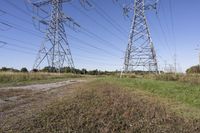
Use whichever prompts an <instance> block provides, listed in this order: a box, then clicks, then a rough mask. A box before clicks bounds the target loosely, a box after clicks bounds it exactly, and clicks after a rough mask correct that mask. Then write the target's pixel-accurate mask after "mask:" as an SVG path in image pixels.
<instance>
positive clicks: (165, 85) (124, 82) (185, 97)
mask: <svg viewBox="0 0 200 133" xmlns="http://www.w3.org/2000/svg"><path fill="white" fill-rule="evenodd" d="M101 80H105V81H106V82H110V83H113V84H117V85H120V86H122V87H126V88H129V89H139V90H143V91H146V92H150V93H152V94H154V95H157V96H161V97H164V98H169V99H172V100H175V101H177V102H181V103H183V104H187V105H189V106H192V107H195V108H198V109H200V85H194V84H190V83H181V82H178V81H159V80H153V79H143V78H114V77H107V78H105V79H101Z"/></svg>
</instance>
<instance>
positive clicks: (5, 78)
mask: <svg viewBox="0 0 200 133" xmlns="http://www.w3.org/2000/svg"><path fill="white" fill-rule="evenodd" d="M81 77H83V76H81V75H76V74H70V73H69V74H57V73H20V72H16V73H15V72H0V87H5V86H19V85H28V84H38V83H49V82H57V81H62V80H66V79H69V78H81Z"/></svg>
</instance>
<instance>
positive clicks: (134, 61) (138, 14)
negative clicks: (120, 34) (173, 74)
mask: <svg viewBox="0 0 200 133" xmlns="http://www.w3.org/2000/svg"><path fill="white" fill-rule="evenodd" d="M156 4H157V2H155V3H154V4H147V5H146V4H145V0H134V6H133V5H132V4H131V5H128V6H126V7H124V13H125V14H127V12H129V11H130V10H133V11H134V16H133V20H132V24H131V31H130V35H129V40H128V46H127V49H126V52H125V59H124V71H125V72H131V71H137V70H139V71H147V72H155V73H158V64H157V59H156V52H155V49H154V45H153V42H152V39H151V35H150V32H149V28H148V25H147V18H146V16H145V10H149V9H156Z"/></svg>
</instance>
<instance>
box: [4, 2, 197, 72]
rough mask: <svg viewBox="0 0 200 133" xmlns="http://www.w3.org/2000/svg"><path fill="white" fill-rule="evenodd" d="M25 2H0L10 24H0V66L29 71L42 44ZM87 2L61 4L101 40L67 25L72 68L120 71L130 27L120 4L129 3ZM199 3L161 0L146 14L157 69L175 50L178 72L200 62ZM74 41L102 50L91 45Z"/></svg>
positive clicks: (171, 56) (161, 66)
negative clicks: (88, 5)
mask: <svg viewBox="0 0 200 133" xmlns="http://www.w3.org/2000/svg"><path fill="white" fill-rule="evenodd" d="M6 1H9V2H10V3H9V2H6ZM24 1H26V0H0V9H1V10H3V11H5V12H6V13H1V12H0V15H1V17H0V22H3V23H6V24H9V25H11V26H12V27H6V26H5V25H2V24H1V23H0V29H1V30H0V41H4V42H7V43H8V44H7V45H5V46H4V47H0V67H3V66H6V67H13V68H22V67H27V68H29V69H31V68H32V66H33V64H34V61H35V58H36V54H37V51H38V50H39V48H40V44H41V42H42V41H43V37H44V34H43V33H41V32H39V31H38V30H37V29H36V28H35V27H34V25H33V23H32V22H33V21H32V16H31V12H30V10H28V9H30V6H29V5H28V4H27V5H26V4H25V3H24ZM91 1H93V2H94V3H95V5H94V7H93V8H91V9H84V8H83V7H81V5H80V3H79V1H78V0H74V1H73V2H72V3H65V4H64V5H63V8H64V12H65V13H66V14H67V15H69V16H71V17H72V18H73V19H74V20H75V21H76V22H77V23H79V24H80V25H81V26H82V27H84V28H85V29H87V30H88V31H90V32H92V33H94V34H95V35H96V36H99V37H100V38H101V39H103V40H105V41H102V40H101V39H99V38H95V37H91V36H88V35H87V34H86V33H85V32H83V31H82V30H81V29H79V28H77V29H76V30H75V31H73V30H72V29H70V28H69V27H66V34H67V36H68V41H69V44H70V48H71V52H72V56H73V59H74V63H75V66H76V67H77V68H87V69H101V70H116V69H118V70H120V69H121V68H122V65H123V57H124V53H123V52H122V51H124V50H125V48H126V46H127V42H128V34H129V29H130V20H129V19H128V18H125V17H124V16H123V13H122V8H121V7H120V5H122V4H123V3H129V2H130V1H131V0H119V3H113V1H112V0H91ZM132 1H133V0H132ZM170 2H171V4H170ZM11 3H12V4H11ZM170 5H171V6H170ZM199 5H200V1H199V0H161V1H160V3H159V8H158V13H157V15H156V13H155V11H147V12H146V15H147V19H148V20H147V21H148V25H149V27H150V32H151V36H152V39H153V42H154V45H155V49H156V51H157V55H158V61H159V66H160V68H161V69H162V68H163V67H164V64H165V61H166V62H167V63H168V64H173V63H174V57H173V56H174V54H175V49H176V51H177V64H178V70H179V71H181V70H182V71H184V70H185V69H186V68H188V67H190V66H192V65H196V64H198V51H195V49H196V48H197V45H198V44H200V38H199V35H200V30H199V29H200V16H199V12H200V8H199ZM99 7H100V8H101V9H100V8H99ZM96 10H98V11H96ZM102 10H103V11H102ZM99 12H100V13H101V14H103V15H104V14H106V17H108V16H109V18H108V20H109V21H111V22H112V25H111V24H110V23H109V22H107V20H105V17H102V15H99ZM159 21H160V22H159ZM116 27H118V30H117V29H116ZM74 37H75V38H78V39H80V40H82V41H84V42H85V43H86V44H90V45H93V46H95V47H99V48H101V49H103V50H98V49H95V48H92V47H89V46H88V45H86V44H85V43H82V42H80V41H78V40H77V39H74ZM0 46H1V44H0Z"/></svg>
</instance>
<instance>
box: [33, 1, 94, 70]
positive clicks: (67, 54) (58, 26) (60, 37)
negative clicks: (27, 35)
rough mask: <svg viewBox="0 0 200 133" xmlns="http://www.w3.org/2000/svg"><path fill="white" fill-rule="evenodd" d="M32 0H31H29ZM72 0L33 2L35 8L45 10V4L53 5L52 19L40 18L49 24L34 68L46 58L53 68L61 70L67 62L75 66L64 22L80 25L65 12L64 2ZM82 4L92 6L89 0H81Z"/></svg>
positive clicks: (40, 20)
mask: <svg viewBox="0 0 200 133" xmlns="http://www.w3.org/2000/svg"><path fill="white" fill-rule="evenodd" d="M29 1H30V0H29ZM71 1H72V0H39V1H37V2H31V4H32V5H33V7H34V8H37V10H41V11H42V12H45V13H46V11H45V8H44V9H43V7H45V6H50V7H51V13H50V16H51V18H50V20H45V19H40V16H39V15H38V18H39V19H38V18H37V19H38V21H39V22H40V23H42V24H44V25H47V27H48V28H47V30H46V35H45V38H44V41H43V43H42V45H41V48H40V50H39V52H38V55H37V58H36V61H35V63H34V66H33V68H35V69H37V68H38V67H39V66H40V65H41V63H42V62H44V60H45V59H46V60H47V62H48V66H49V67H50V68H51V69H52V70H54V71H55V70H56V71H60V69H61V68H62V67H63V66H64V63H67V66H69V67H70V68H74V61H73V58H72V54H71V50H70V47H69V43H68V40H67V36H66V32H65V28H64V24H67V22H69V23H72V24H73V26H77V27H80V25H79V24H77V23H76V22H75V21H74V20H73V19H72V18H71V17H69V16H66V15H65V13H64V12H63V3H67V2H71ZM80 2H81V4H82V5H84V4H85V5H88V6H91V5H90V3H89V2H88V1H87V0H80Z"/></svg>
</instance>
